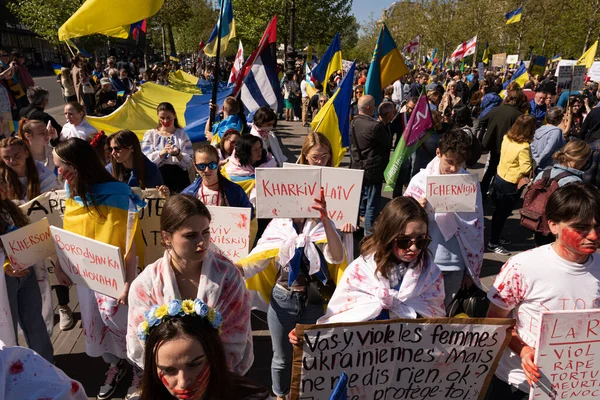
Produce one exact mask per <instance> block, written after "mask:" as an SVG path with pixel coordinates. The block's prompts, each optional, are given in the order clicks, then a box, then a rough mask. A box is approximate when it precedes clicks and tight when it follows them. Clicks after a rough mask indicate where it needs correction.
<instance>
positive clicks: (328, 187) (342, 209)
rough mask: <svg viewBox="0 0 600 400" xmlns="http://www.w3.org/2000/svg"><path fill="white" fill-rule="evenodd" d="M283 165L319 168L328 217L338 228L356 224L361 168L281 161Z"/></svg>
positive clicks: (360, 188)
mask: <svg viewBox="0 0 600 400" xmlns="http://www.w3.org/2000/svg"><path fill="white" fill-rule="evenodd" d="M283 167H284V168H317V169H320V170H321V186H322V187H323V191H324V193H325V200H326V201H327V213H328V214H329V218H330V219H331V220H332V221H333V223H334V224H335V226H336V228H338V229H341V228H342V227H343V226H344V225H345V224H346V223H350V224H352V225H353V226H355V225H356V221H357V220H358V208H359V205H360V193H361V190H362V181H363V175H364V173H365V172H364V171H363V170H360V169H346V168H331V167H317V166H312V165H303V164H291V163H283Z"/></svg>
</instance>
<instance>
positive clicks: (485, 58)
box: [481, 42, 490, 65]
mask: <svg viewBox="0 0 600 400" xmlns="http://www.w3.org/2000/svg"><path fill="white" fill-rule="evenodd" d="M481 61H482V62H483V63H484V64H486V65H487V64H488V63H489V62H490V45H489V44H488V42H485V50H484V51H483V56H482V57H481Z"/></svg>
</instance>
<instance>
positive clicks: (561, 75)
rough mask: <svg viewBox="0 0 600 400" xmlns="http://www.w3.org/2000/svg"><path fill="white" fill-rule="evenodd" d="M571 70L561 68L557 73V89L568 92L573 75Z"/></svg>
mask: <svg viewBox="0 0 600 400" xmlns="http://www.w3.org/2000/svg"><path fill="white" fill-rule="evenodd" d="M572 68H573V67H568V68H567V67H562V68H561V69H560V70H559V71H558V80H557V81H556V84H557V86H558V88H559V89H562V90H569V87H570V86H571V77H572V73H573V69H572Z"/></svg>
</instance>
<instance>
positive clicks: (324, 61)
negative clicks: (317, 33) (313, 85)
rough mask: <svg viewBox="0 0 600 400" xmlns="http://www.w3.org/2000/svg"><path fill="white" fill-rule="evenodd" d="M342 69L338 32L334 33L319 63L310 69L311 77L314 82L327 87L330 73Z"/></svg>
mask: <svg viewBox="0 0 600 400" xmlns="http://www.w3.org/2000/svg"><path fill="white" fill-rule="evenodd" d="M341 69H342V46H341V42H340V34H339V33H336V35H335V37H334V38H333V41H332V42H331V44H330V45H329V47H328V48H327V51H325V54H323V57H321V61H319V64H318V65H317V66H316V67H314V68H313V70H312V78H313V80H314V81H315V82H320V83H321V84H322V85H323V89H325V88H326V87H327V82H328V81H329V78H330V77H331V75H332V74H333V73H334V72H336V71H339V70H341Z"/></svg>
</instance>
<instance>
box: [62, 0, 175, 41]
mask: <svg viewBox="0 0 600 400" xmlns="http://www.w3.org/2000/svg"><path fill="white" fill-rule="evenodd" d="M163 2H164V0H127V2H126V3H124V2H123V1H122V0H87V1H86V2H84V3H83V4H82V5H81V7H79V9H78V10H77V11H75V14H73V15H71V18H69V19H68V20H67V22H65V23H64V24H63V25H62V26H61V27H60V28H59V29H58V39H59V40H67V39H70V38H75V37H81V36H88V35H92V34H94V33H99V34H102V35H106V36H112V37H118V38H122V39H127V38H128V37H129V30H130V25H131V24H135V23H136V22H138V21H141V20H143V19H146V18H149V17H151V16H153V15H154V14H156V13H157V12H158V10H160V8H161V7H162V5H163Z"/></svg>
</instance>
